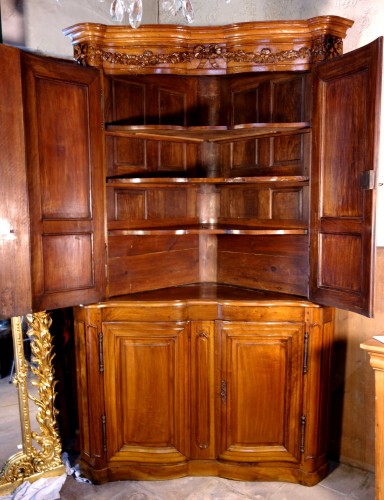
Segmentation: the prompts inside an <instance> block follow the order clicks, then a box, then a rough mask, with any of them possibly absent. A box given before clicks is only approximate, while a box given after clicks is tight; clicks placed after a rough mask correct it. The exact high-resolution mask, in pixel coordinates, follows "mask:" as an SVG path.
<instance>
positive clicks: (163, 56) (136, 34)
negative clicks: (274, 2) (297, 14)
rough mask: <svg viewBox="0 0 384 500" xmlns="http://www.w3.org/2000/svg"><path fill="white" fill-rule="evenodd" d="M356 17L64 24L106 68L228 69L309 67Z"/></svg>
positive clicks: (338, 43) (337, 46)
mask: <svg viewBox="0 0 384 500" xmlns="http://www.w3.org/2000/svg"><path fill="white" fill-rule="evenodd" d="M352 24H353V22H352V21H350V20H348V19H344V18H341V17H338V16H319V17H315V18H311V19H309V20H307V21H273V22H252V23H239V24H232V25H226V26H215V27H213V26H205V27H204V26H199V27H185V26H175V25H144V26H142V27H140V29H138V30H132V29H130V28H128V27H126V26H113V27H111V26H107V25H102V24H93V23H83V24H77V25H75V26H72V27H70V28H67V29H65V30H64V33H65V34H66V35H67V36H69V37H71V39H72V45H73V47H74V58H75V59H76V61H78V62H79V63H80V64H82V65H86V66H96V67H99V68H102V69H103V71H104V72H105V73H106V74H124V73H127V74H129V73H130V74H134V73H142V74H151V73H152V74H153V73H167V74H180V75H187V74H189V75H193V74H195V75H209V74H230V73H240V72H255V71H293V70H308V69H310V67H311V64H312V63H314V62H318V61H322V60H324V59H329V58H332V57H334V56H336V55H339V54H341V53H342V47H343V43H342V39H343V38H345V36H346V31H347V29H348V28H350V27H351V26H352Z"/></svg>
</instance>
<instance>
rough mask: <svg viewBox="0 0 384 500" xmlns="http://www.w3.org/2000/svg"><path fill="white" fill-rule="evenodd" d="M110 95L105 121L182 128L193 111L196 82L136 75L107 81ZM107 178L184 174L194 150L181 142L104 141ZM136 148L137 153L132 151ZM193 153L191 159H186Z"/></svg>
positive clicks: (191, 162) (114, 138) (179, 78)
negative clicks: (163, 172)
mask: <svg viewBox="0 0 384 500" xmlns="http://www.w3.org/2000/svg"><path fill="white" fill-rule="evenodd" d="M107 82H109V84H110V88H109V89H107V94H108V95H110V96H111V102H110V103H109V108H108V114H109V116H108V119H109V121H113V122H114V123H122V124H124V125H181V126H186V125H187V124H189V122H190V118H189V116H190V115H191V114H192V113H193V112H194V110H195V108H196V80H195V79H186V78H182V77H175V76H171V77H167V76H163V77H161V78H158V77H157V78H156V77H153V76H147V77H145V76H144V77H143V76H141V77H140V76H138V75H137V76H135V77H134V80H130V79H129V78H127V79H124V80H123V79H122V78H113V79H110V80H107ZM107 139H108V147H107V175H110V176H112V175H119V174H120V175H122V174H130V173H132V172H137V173H138V174H140V173H143V172H146V171H148V172H156V171H162V170H166V171H170V170H171V171H180V172H184V171H187V170H188V168H189V165H191V164H192V165H193V164H194V163H195V162H196V158H195V150H194V149H193V148H187V146H186V145H185V144H182V143H171V142H167V141H158V142H155V141H147V140H138V139H125V138H117V137H112V138H107ZM136 147H138V151H135V148H136ZM188 154H192V156H193V158H192V160H189V159H188Z"/></svg>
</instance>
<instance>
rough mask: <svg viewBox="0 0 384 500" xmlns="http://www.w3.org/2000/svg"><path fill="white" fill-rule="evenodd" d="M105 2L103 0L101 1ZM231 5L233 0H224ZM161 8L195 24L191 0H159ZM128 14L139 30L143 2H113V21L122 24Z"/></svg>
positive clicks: (137, 0) (133, 0) (130, 0)
mask: <svg viewBox="0 0 384 500" xmlns="http://www.w3.org/2000/svg"><path fill="white" fill-rule="evenodd" d="M101 1H103V0H101ZM224 1H225V3H229V2H230V1H231V0H224ZM159 5H160V8H161V9H163V10H165V11H167V12H170V13H171V14H173V15H176V14H177V13H178V12H182V14H183V16H184V18H185V19H186V21H187V22H188V23H193V20H194V10H193V5H192V1H191V0H159ZM125 13H127V15H128V20H129V24H130V25H131V26H132V28H138V27H139V26H140V24H141V19H142V17H143V1H142V0H112V2H111V8H110V14H111V18H112V21H115V22H118V23H121V22H122V21H123V19H124V15H125Z"/></svg>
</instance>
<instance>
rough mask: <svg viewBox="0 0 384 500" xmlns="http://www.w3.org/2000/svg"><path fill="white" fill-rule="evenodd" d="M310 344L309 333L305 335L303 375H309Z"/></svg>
mask: <svg viewBox="0 0 384 500" xmlns="http://www.w3.org/2000/svg"><path fill="white" fill-rule="evenodd" d="M308 344H309V333H308V332H305V333H304V360H303V373H304V374H305V373H308Z"/></svg>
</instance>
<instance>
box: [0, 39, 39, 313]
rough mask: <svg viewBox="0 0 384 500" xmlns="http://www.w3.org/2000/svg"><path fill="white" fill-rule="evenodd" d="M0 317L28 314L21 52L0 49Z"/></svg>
mask: <svg viewBox="0 0 384 500" xmlns="http://www.w3.org/2000/svg"><path fill="white" fill-rule="evenodd" d="M0 66H1V70H2V77H1V78H0V120H1V126H0V172H1V173H0V177H1V181H0V262H1V265H0V318H9V317H11V316H20V315H23V314H26V313H29V312H31V308H32V298H31V271H30V242H29V241H30V240H29V213H28V189H27V172H26V159H25V138H24V120H23V98H22V84H21V66H20V51H19V50H18V49H15V48H13V47H7V46H6V45H0Z"/></svg>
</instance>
